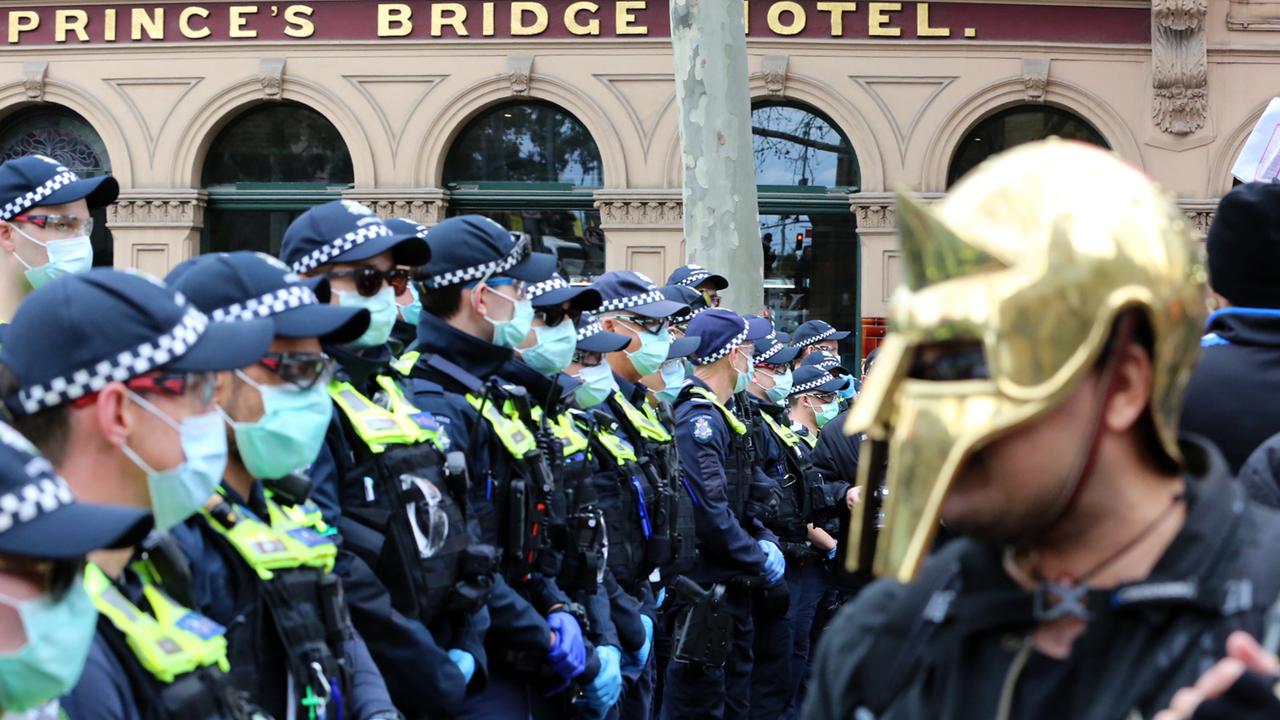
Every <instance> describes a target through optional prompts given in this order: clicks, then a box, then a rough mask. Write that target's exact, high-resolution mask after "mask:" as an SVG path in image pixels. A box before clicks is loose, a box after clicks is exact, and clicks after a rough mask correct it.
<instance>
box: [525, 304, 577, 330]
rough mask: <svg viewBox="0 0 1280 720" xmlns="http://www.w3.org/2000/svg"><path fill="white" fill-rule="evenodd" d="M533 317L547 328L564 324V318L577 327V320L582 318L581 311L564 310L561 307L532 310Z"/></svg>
mask: <svg viewBox="0 0 1280 720" xmlns="http://www.w3.org/2000/svg"><path fill="white" fill-rule="evenodd" d="M533 316H534V317H535V318H537V319H539V320H541V321H542V322H544V323H546V324H547V326H548V327H554V326H556V325H559V324H560V323H562V322H564V319H565V318H569V321H570V322H572V323H573V324H574V325H577V324H578V320H580V319H581V318H582V311H581V310H573V309H569V310H565V309H564V308H563V307H561V306H559V305H557V306H555V307H540V308H534V309H533Z"/></svg>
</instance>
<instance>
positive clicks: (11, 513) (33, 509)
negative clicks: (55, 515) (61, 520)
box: [0, 457, 75, 533]
mask: <svg viewBox="0 0 1280 720" xmlns="http://www.w3.org/2000/svg"><path fill="white" fill-rule="evenodd" d="M39 464H42V465H43V466H48V465H49V461H48V460H45V459H44V458H41V457H35V458H32V459H31V460H30V461H29V462H28V463H27V466H28V467H27V474H28V475H33V476H35V475H42V476H44V477H41V478H40V479H38V480H32V481H31V482H29V483H27V484H26V485H23V486H22V487H20V488H18V489H17V490H14V491H13V492H8V493H5V494H4V495H0V533H5V532H8V531H10V530H12V529H13V528H14V527H15V526H18V525H22V524H23V523H29V522H31V521H32V520H35V519H36V518H38V517H40V515H41V514H43V513H51V512H53V511H54V510H57V509H58V508H60V507H63V506H66V505H71V504H72V503H74V502H75V497H73V496H72V494H71V488H69V487H67V483H66V481H65V480H63V479H62V478H60V477H57V476H56V475H53V468H52V467H37V468H33V467H31V466H32V465H39Z"/></svg>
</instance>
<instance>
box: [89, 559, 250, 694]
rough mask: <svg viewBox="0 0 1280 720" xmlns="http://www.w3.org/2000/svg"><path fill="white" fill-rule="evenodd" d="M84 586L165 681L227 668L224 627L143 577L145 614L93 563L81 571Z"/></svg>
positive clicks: (149, 668)
mask: <svg viewBox="0 0 1280 720" xmlns="http://www.w3.org/2000/svg"><path fill="white" fill-rule="evenodd" d="M84 587H85V590H86V591H87V592H88V593H89V596H90V597H92V598H93V604H94V606H96V607H97V608H98V612H99V613H102V615H103V616H104V617H106V618H107V619H108V620H110V621H111V624H112V625H114V626H115V627H116V629H117V630H119V631H120V632H121V633H123V634H124V636H125V639H126V640H127V641H128V643H129V647H130V648H131V649H132V650H133V654H134V656H135V657H137V658H138V662H139V663H141V665H142V667H143V668H144V669H145V670H146V671H147V672H149V673H151V674H152V675H154V676H155V677H156V679H157V680H160V681H161V682H164V683H172V682H173V681H174V680H175V679H177V678H178V676H180V675H185V674H187V673H189V672H194V671H195V670H199V669H200V668H203V667H210V666H214V665H216V666H218V667H219V668H221V669H222V671H223V672H226V671H227V670H229V669H230V668H231V664H230V663H229V662H228V661H227V638H226V637H225V633H226V628H224V627H222V626H221V625H219V624H218V623H216V622H214V621H212V620H210V619H209V618H207V617H205V616H203V615H201V614H200V613H198V612H196V611H194V610H191V609H189V608H185V607H183V606H182V605H179V604H178V603H176V602H174V601H173V599H172V598H170V597H169V596H168V595H165V594H164V593H163V592H161V590H160V589H159V588H157V587H156V586H155V585H152V584H151V583H150V582H147V581H146V580H145V578H144V580H143V585H142V593H143V595H144V596H145V597H146V599H147V604H148V605H150V606H151V612H152V613H154V614H149V613H146V612H144V611H143V610H142V609H141V608H139V607H138V606H136V605H134V604H133V603H132V602H130V601H129V598H127V597H125V595H124V593H122V592H120V588H118V587H116V585H115V583H113V582H111V580H110V579H109V578H108V577H107V576H106V574H105V573H103V572H102V570H101V569H99V568H98V566H97V565H94V564H92V563H90V564H88V565H86V566H85V569H84Z"/></svg>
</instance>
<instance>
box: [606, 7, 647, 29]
mask: <svg viewBox="0 0 1280 720" xmlns="http://www.w3.org/2000/svg"><path fill="white" fill-rule="evenodd" d="M648 4H649V3H648V2H646V1H645V0H618V4H617V8H616V10H617V14H618V16H617V26H616V29H615V30H614V32H616V33H617V34H619V35H648V34H649V28H648V27H647V26H645V25H637V24H636V16H635V12H636V11H639V10H644V9H645V6H647V5H648Z"/></svg>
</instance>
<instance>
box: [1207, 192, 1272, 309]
mask: <svg viewBox="0 0 1280 720" xmlns="http://www.w3.org/2000/svg"><path fill="white" fill-rule="evenodd" d="M1205 245H1206V249H1207V250H1208V254H1209V284H1210V285H1211V286H1212V287H1213V291H1214V292H1216V293H1218V294H1219V295H1221V296H1222V297H1224V298H1226V299H1227V301H1228V302H1230V303H1231V304H1232V305H1238V306H1242V307H1265V308H1275V307H1280V183H1260V182H1254V183H1246V184H1244V185H1238V186H1236V187H1235V188H1233V189H1232V190H1231V192H1229V193H1227V194H1226V195H1225V196H1223V198H1222V201H1221V202H1219V203H1218V211H1217V212H1216V213H1214V216H1213V224H1211V225H1210V226H1209V236H1208V237H1207V238H1206V240H1205Z"/></svg>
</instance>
